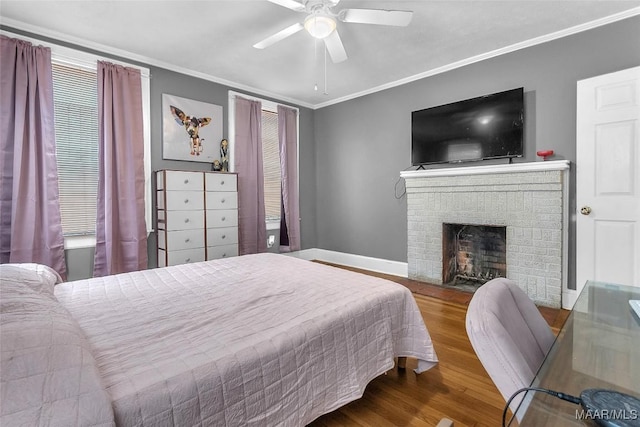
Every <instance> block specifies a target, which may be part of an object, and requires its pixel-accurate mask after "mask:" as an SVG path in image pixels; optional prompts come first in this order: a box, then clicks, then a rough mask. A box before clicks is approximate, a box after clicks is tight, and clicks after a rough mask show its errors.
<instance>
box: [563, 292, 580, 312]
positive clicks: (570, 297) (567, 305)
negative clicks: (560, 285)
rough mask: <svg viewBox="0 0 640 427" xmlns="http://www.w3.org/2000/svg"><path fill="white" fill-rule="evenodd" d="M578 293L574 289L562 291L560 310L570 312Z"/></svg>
mask: <svg viewBox="0 0 640 427" xmlns="http://www.w3.org/2000/svg"><path fill="white" fill-rule="evenodd" d="M578 295H579V293H578V291H577V290H575V289H564V290H563V291H562V308H564V309H565V310H572V309H573V305H574V304H575V303H576V300H577V299H578Z"/></svg>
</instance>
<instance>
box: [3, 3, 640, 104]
mask: <svg viewBox="0 0 640 427" xmlns="http://www.w3.org/2000/svg"><path fill="white" fill-rule="evenodd" d="M637 15H640V7H635V8H632V9H629V10H626V11H623V12H620V13H616V14H613V15H609V16H606V17H604V18H600V19H596V20H594V21H590V22H586V23H584V24H580V25H576V26H573V27H570V28H566V29H564V30H560V31H556V32H554V33H550V34H546V35H544V36H540V37H535V38H532V39H529V40H525V41H523V42H519V43H515V44H512V45H509V46H506V47H503V48H500V49H496V50H493V51H490V52H486V53H483V54H480V55H476V56H472V57H470V58H466V59H463V60H461V61H457V62H453V63H451V64H448V65H445V66H442V67H438V68H434V69H432V70H428V71H425V72H423V73H418V74H415V75H413V76H409V77H405V78H403V79H399V80H396V81H393V82H389V83H385V84H383V85H380V86H376V87H373V88H371V89H367V90H364V91H360V92H355V93H352V94H350V95H346V96H343V97H340V98H336V99H333V100H330V101H327V102H322V103H319V104H311V103H308V102H305V101H301V100H299V99H295V98H288V97H283V96H281V95H278V94H276V93H272V92H269V91H265V90H263V89H260V88H255V87H252V86H248V85H244V84H241V83H238V82H234V81H230V80H226V79H222V78H219V77H215V76H212V75H210V74H206V73H202V72H199V71H195V70H191V69H188V68H185V67H180V66H177V65H174V64H170V63H167V62H164V61H160V60H157V59H154V58H149V57H146V56H143V55H138V54H135V53H132V52H129V51H126V50H122V49H117V48H114V47H111V46H107V45H103V44H100V43H95V42H91V41H88V40H86V39H82V38H79V37H74V36H70V35H68V34H65V33H61V32H58V31H52V30H47V29H45V28H42V27H38V26H35V25H31V24H27V23H25V22H22V21H18V20H14V19H8V18H4V17H0V25H1V26H7V27H11V28H14V29H18V30H21V31H25V32H28V33H32V36H36V37H34V38H37V36H38V35H40V36H42V37H46V38H51V39H53V40H58V41H61V42H65V43H70V44H73V45H76V46H78V47H81V48H84V49H90V50H95V51H98V52H101V53H106V54H108V55H113V56H117V57H121V58H124V59H127V60H132V61H136V62H140V63H141V64H146V65H152V66H155V67H159V68H163V69H166V70H169V71H174V72H177V73H180V74H184V75H187V76H191V77H196V78H199V79H202V80H207V81H211V82H214V83H218V84H221V85H225V86H228V87H229V88H231V89H237V90H241V91H245V92H251V93H254V94H256V95H260V96H265V97H268V98H273V99H276V100H279V101H282V102H287V103H291V104H296V105H298V106H301V107H306V108H310V109H312V110H317V109H320V108H324V107H329V106H331V105H335V104H339V103H342V102H345V101H349V100H352V99H356V98H360V97H363V96H366V95H370V94H373V93H376V92H380V91H383V90H386V89H391V88H394V87H397V86H402V85H404V84H407V83H411V82H414V81H416V80H421V79H424V78H427V77H431V76H435V75H437V74H442V73H445V72H447V71H452V70H455V69H457V68H462V67H465V66H467V65H471V64H475V63H477V62H481V61H484V60H487V59H491V58H495V57H497V56H501V55H505V54H507V53H512V52H516V51H518V50H522V49H526V48H529V47H533V46H536V45H539V44H543V43H547V42H549V41H553V40H557V39H561V38H563V37H568V36H571V35H574V34H578V33H581V32H584V31H587V30H591V29H594V28H598V27H601V26H604V25H607V24H611V23H614V22H618V21H621V20H623V19H627V18H631V17H633V16H637Z"/></svg>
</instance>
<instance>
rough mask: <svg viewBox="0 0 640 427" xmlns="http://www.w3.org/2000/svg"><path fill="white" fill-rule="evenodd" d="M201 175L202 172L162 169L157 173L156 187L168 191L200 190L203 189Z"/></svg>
mask: <svg viewBox="0 0 640 427" xmlns="http://www.w3.org/2000/svg"><path fill="white" fill-rule="evenodd" d="M163 175H164V177H163ZM202 175H203V174H202V172H186V171H162V172H160V173H158V182H157V188H158V190H162V189H164V190H169V191H202V190H204V178H203V176H202ZM165 184H166V185H165Z"/></svg>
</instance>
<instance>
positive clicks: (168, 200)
mask: <svg viewBox="0 0 640 427" xmlns="http://www.w3.org/2000/svg"><path fill="white" fill-rule="evenodd" d="M156 185H157V199H156V200H157V215H158V223H157V230H158V267H165V266H168V265H176V264H184V263H188V262H198V261H205V260H211V259H217V258H225V257H229V256H236V255H238V180H237V176H236V174H233V173H221V172H190V171H177V170H160V171H158V172H156Z"/></svg>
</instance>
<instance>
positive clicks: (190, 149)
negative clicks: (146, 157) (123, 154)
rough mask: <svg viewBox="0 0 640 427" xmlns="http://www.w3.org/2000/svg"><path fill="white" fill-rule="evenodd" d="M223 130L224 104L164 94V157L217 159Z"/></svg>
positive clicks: (204, 160) (196, 160)
mask: <svg viewBox="0 0 640 427" xmlns="http://www.w3.org/2000/svg"><path fill="white" fill-rule="evenodd" d="M222 134H223V108H222V106H220V105H215V104H210V103H207V102H202V101H196V100H193V99H188V98H182V97H179V96H175V95H170V94H166V93H163V94H162V158H163V159H165V160H183V161H190V162H202V163H213V161H214V160H218V158H219V156H220V141H221V140H222Z"/></svg>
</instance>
